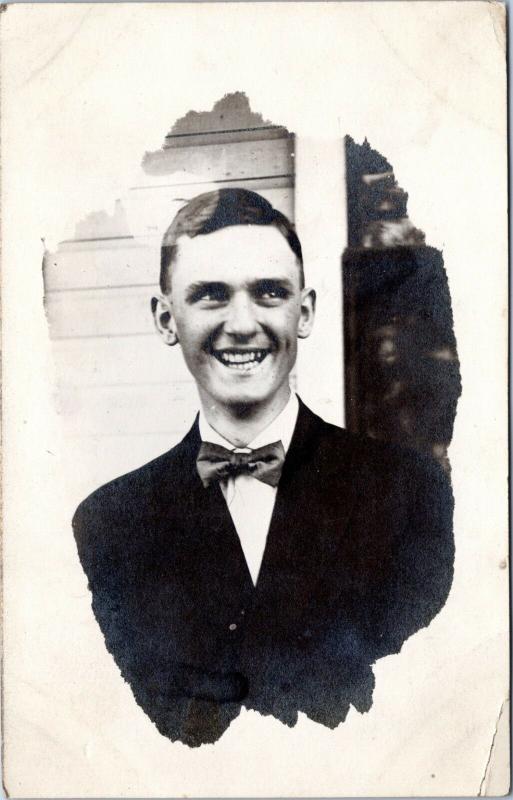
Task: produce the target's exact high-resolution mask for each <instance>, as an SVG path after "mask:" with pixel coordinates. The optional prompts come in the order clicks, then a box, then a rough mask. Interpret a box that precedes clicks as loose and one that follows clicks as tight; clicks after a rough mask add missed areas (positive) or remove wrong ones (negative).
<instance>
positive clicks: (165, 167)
mask: <svg viewBox="0 0 513 800" xmlns="http://www.w3.org/2000/svg"><path fill="white" fill-rule="evenodd" d="M292 150H293V147H292V144H291V140H290V139H288V138H284V139H267V140H266V139H264V140H262V139H260V140H258V141H252V142H251V141H250V142H231V143H222V144H204V145H201V146H198V145H197V144H195V145H194V144H193V145H191V146H188V147H178V148H175V147H173V148H167V149H165V150H162V151H161V152H159V153H158V154H157V156H153V157H152V158H151V159H148V160H147V161H146V162H145V171H147V172H148V173H151V174H159V175H165V174H167V173H171V172H178V171H186V172H190V173H193V174H194V175H197V176H198V177H199V176H201V179H202V180H205V181H219V180H221V181H222V180H225V179H227V178H231V179H234V178H236V179H240V178H248V177H253V176H256V175H285V174H289V173H292V172H293V157H292Z"/></svg>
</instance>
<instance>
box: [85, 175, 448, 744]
mask: <svg viewBox="0 0 513 800" xmlns="http://www.w3.org/2000/svg"><path fill="white" fill-rule="evenodd" d="M160 282H161V292H162V293H161V296H160V297H158V298H154V299H153V301H152V307H153V313H154V317H155V322H156V326H157V329H158V331H159V333H160V335H161V336H162V338H163V340H164V342H165V343H166V344H168V345H171V346H173V345H176V344H178V343H179V344H180V345H181V349H182V352H183V355H184V358H185V361H186V363H187V366H188V368H189V370H190V371H191V373H192V375H193V376H194V378H195V381H196V383H197V387H198V392H199V396H200V401H201V411H200V413H199V415H198V418H197V419H196V421H195V423H194V425H193V427H192V429H191V431H190V432H189V433H188V434H187V436H186V437H185V439H184V440H183V441H182V442H181V443H180V444H179V445H177V446H176V447H174V448H173V449H172V450H170V451H169V452H168V453H165V454H164V455H163V456H160V457H159V458H157V459H155V460H154V461H152V462H151V463H150V464H147V465H146V466H144V467H142V468H140V469H138V470H136V471H135V472H132V473H130V474H129V475H125V476H123V477H121V478H118V479H117V480H114V481H112V482H111V483H109V484H107V485H106V486H103V487H102V488H100V489H98V490H97V491H96V492H94V493H93V494H92V495H91V496H90V497H89V498H87V499H86V500H85V501H84V502H83V503H82V504H81V505H80V506H79V508H78V510H77V512H76V514H75V517H74V521H73V524H74V530H75V536H76V540H77V545H78V550H79V554H80V558H81V562H82V565H83V567H84V570H85V572H86V574H87V577H88V579H89V585H90V589H91V591H92V595H93V608H94V612H95V615H96V618H97V620H98V622H99V624H100V626H101V628H102V631H103V633H104V636H105V641H106V645H107V647H108V649H109V651H110V652H111V653H112V655H113V657H114V658H115V660H116V662H117V664H118V666H119V668H120V670H121V673H122V675H123V677H124V678H125V680H127V681H128V682H129V684H130V686H131V688H132V691H133V693H134V696H135V698H136V700H137V702H138V703H139V704H140V706H141V707H142V708H143V709H144V711H145V712H146V713H147V714H148V716H149V717H150V718H151V719H152V720H153V721H154V722H155V724H156V725H157V727H158V729H159V731H160V732H161V733H162V734H164V735H165V736H168V737H170V738H171V739H173V740H177V739H178V740H181V741H182V742H185V743H187V744H189V745H191V746H195V745H200V744H203V743H206V742H214V741H216V740H217V739H218V738H219V736H220V735H221V734H222V733H223V731H224V730H226V728H227V727H228V725H229V724H230V722H231V721H232V720H233V719H234V718H235V717H236V716H237V715H238V713H239V712H240V709H241V706H245V707H246V708H248V709H253V710H256V711H259V712H260V713H262V714H272V715H274V716H275V717H276V718H278V719H280V720H281V721H282V722H284V723H286V724H287V725H294V724H295V722H296V720H297V715H298V712H299V711H302V712H304V713H306V714H307V715H308V716H309V717H310V718H311V719H313V720H316V721H318V722H320V723H322V724H324V725H328V726H330V727H335V726H336V725H338V724H339V722H341V721H342V720H344V719H345V716H346V715H347V712H348V710H349V706H350V704H352V705H354V706H355V708H357V709H358V710H359V711H361V712H363V711H366V710H368V709H369V708H370V706H371V704H372V691H373V686H374V678H373V673H372V669H371V665H372V664H373V663H374V661H375V660H376V659H377V658H380V657H382V656H384V655H387V654H390V653H396V652H398V651H399V650H400V648H401V646H402V644H403V642H404V640H405V639H406V638H407V637H408V636H410V635H411V634H412V633H414V632H415V631H417V630H419V629H420V628H422V627H424V626H426V625H428V624H429V622H430V621H431V619H432V618H433V617H434V616H435V615H436V614H437V613H438V611H439V610H440V608H441V607H442V606H443V604H444V603H445V600H446V597H447V594H448V592H449V589H450V585H451V581H452V564H453V542H452V495H451V492H450V488H449V486H448V483H447V481H446V479H445V477H444V475H443V474H442V472H441V471H440V469H439V468H438V466H437V465H435V464H434V463H430V462H429V461H428V460H427V459H425V458H424V457H421V456H420V455H418V454H414V453H413V452H409V451H402V450H400V449H399V448H396V447H392V446H387V445H383V444H380V443H378V442H375V441H372V440H365V439H362V438H358V437H355V436H353V435H350V434H348V433H347V432H346V431H344V430H343V429H341V428H337V427H335V426H333V425H329V424H327V423H325V422H324V421H323V420H321V419H320V418H319V417H317V416H316V415H315V414H313V413H312V412H311V411H309V410H308V409H307V408H306V407H305V406H304V405H303V403H302V402H301V401H300V400H299V399H298V398H297V397H296V396H295V395H294V394H292V393H291V391H290V388H289V374H290V371H291V370H292V368H293V366H294V363H295V360H296V353H297V341H298V338H304V337H307V336H308V335H309V334H310V332H311V330H312V326H313V321H314V314H315V293H314V291H313V290H312V289H309V288H306V287H305V286H304V276H303V262H302V254H301V246H300V243H299V240H298V238H297V236H296V234H295V232H294V229H293V227H292V225H291V224H290V223H289V221H288V220H287V219H286V218H285V217H284V216H283V215H282V214H280V213H279V212H278V211H276V210H275V209H274V208H273V207H272V206H271V205H270V204H269V203H268V202H267V201H266V200H265V199H264V198H262V197H260V196H259V195H257V194H255V193H253V192H249V191H246V190H242V189H221V190H219V191H214V192H209V193H206V194H203V195H200V196H199V197H196V198H195V199H193V200H192V201H190V202H189V203H188V204H187V205H186V206H185V207H184V208H183V209H182V210H181V211H179V213H178V214H177V216H176V217H175V219H174V220H173V222H172V224H171V226H170V227H169V229H168V231H167V233H166V234H165V236H164V240H163V245H162V253H161V276H160ZM338 327H339V321H337V320H334V329H335V330H337V329H338ZM170 413H172V408H170Z"/></svg>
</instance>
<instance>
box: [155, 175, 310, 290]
mask: <svg viewBox="0 0 513 800" xmlns="http://www.w3.org/2000/svg"><path fill="white" fill-rule="evenodd" d="M236 225H267V226H270V227H274V228H276V229H277V230H278V231H279V232H280V233H281V234H282V236H283V237H284V238H285V239H286V241H287V243H288V245H289V247H290V249H291V250H292V252H293V253H294V255H295V256H296V259H297V262H298V269H299V272H300V283H301V288H303V287H304V271H303V253H302V250H301V243H300V241H299V238H298V236H297V234H296V231H295V229H294V226H293V224H292V223H291V222H290V220H288V219H287V217H286V216H285V214H282V213H281V211H278V210H277V209H275V208H274V207H273V206H272V205H271V203H269V201H268V200H266V199H265V198H264V197H262V195H259V194H257V193H256V192H252V191H250V190H249V189H238V188H237V189H216V190H215V191H212V192H204V193H203V194H200V195H198V196H197V197H194V198H193V199H192V200H190V201H189V202H188V203H186V205H185V206H183V207H182V208H181V209H180V210H179V211H178V213H177V214H176V216H175V217H174V219H173V221H172V222H171V224H170V226H169V228H168V229H167V230H166V232H165V234H164V237H163V239H162V247H161V253H160V289H161V291H162V293H163V294H168V293H169V292H170V290H171V281H170V275H171V269H170V268H171V267H172V265H173V263H174V262H176V259H177V257H178V240H179V239H180V237H182V236H187V237H189V238H191V239H192V238H194V237H195V236H203V235H208V234H209V233H213V232H214V231H217V230H221V229H222V228H229V227H233V226H236Z"/></svg>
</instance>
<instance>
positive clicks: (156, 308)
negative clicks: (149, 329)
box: [151, 294, 178, 346]
mask: <svg viewBox="0 0 513 800" xmlns="http://www.w3.org/2000/svg"><path fill="white" fill-rule="evenodd" d="M151 311H152V314H153V319H154V321H155V327H156V328H157V330H158V332H159V334H160V336H161V338H162V340H163V342H164V344H168V345H171V346H172V345H174V344H177V343H178V335H177V333H176V325H175V319H174V317H173V308H172V305H171V301H170V299H169V298H168V297H166V296H165V295H162V294H161V295H159V296H158V297H152V298H151Z"/></svg>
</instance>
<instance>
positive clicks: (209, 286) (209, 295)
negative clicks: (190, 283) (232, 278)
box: [188, 283, 228, 305]
mask: <svg viewBox="0 0 513 800" xmlns="http://www.w3.org/2000/svg"><path fill="white" fill-rule="evenodd" d="M188 300H189V302H190V303H201V302H203V303H206V304H208V305H215V304H217V303H226V301H227V300H228V290H227V287H226V286H225V285H224V284H223V283H202V284H200V285H199V286H195V287H193V288H192V291H191V292H190V294H189V297H188Z"/></svg>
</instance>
